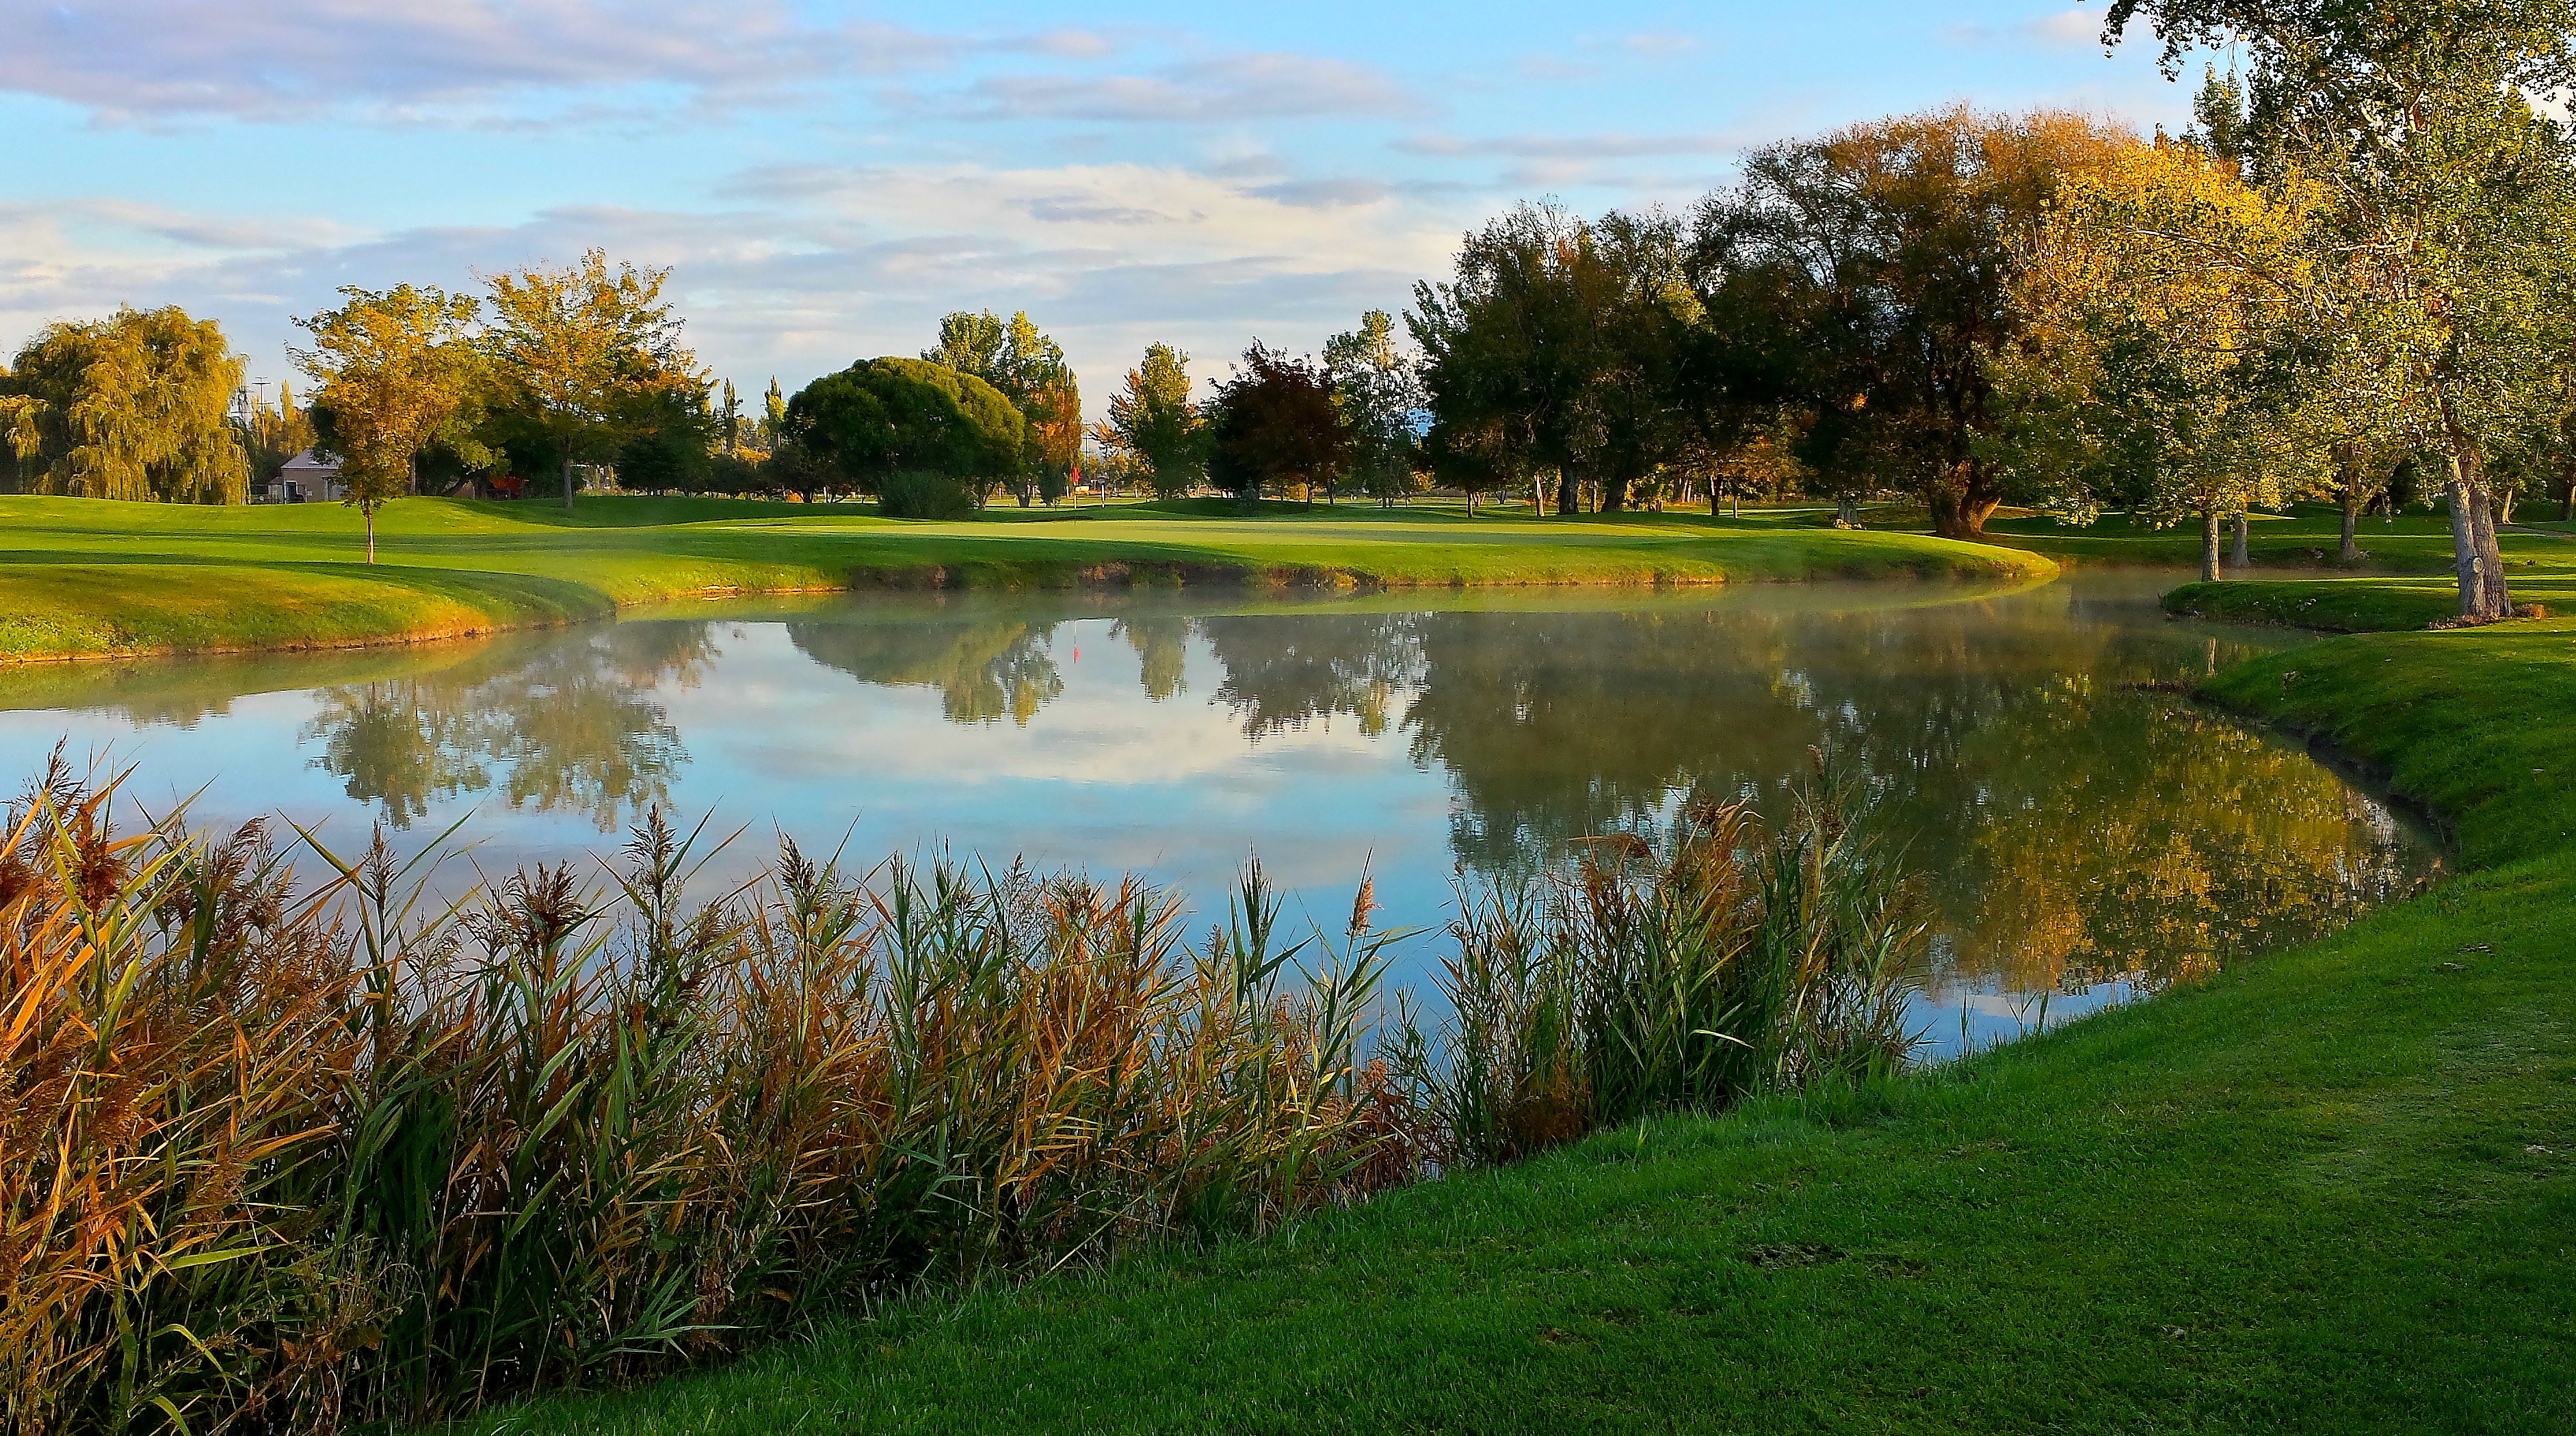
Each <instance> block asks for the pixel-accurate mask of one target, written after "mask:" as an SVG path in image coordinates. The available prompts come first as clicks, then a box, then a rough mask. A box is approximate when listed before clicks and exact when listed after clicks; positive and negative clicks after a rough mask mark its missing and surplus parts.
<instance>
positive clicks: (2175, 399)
mask: <svg viewBox="0 0 2576 1436" xmlns="http://www.w3.org/2000/svg"><path fill="white" fill-rule="evenodd" d="M2317 208H2318V206H2317V202H2316V198H2315V195H2314V192H2313V191H2312V190H2310V189H2308V188H2305V187H2303V186H2301V185H2300V184H2298V183H2297V182H2296V181H2295V180H2287V181H2283V182H2281V183H2278V184H2276V185H2275V186H2273V192H2272V193H2265V192H2263V191H2258V190H2256V189H2255V188H2253V187H2252V186H2250V185H2248V184H2246V183H2245V182H2244V181H2243V180H2242V179H2241V178H2239V176H2238V173H2237V167H2236V165H2235V164H2234V163H2233V162H2232V161H2228V160H2221V159H2216V158H2213V157H2212V156H2210V155H2209V154H2207V153H2206V152H2204V151H2203V150H2201V149H2200V148H2199V147H2198V146H2196V145H2192V144H2189V143H2183V142H2177V141H2168V140H2163V139H2159V140H2158V141H2157V142H2156V143H2154V144H2152V145H2144V144H2141V145H2131V146H2126V147H2124V148H2122V149H2121V150H2119V151H2118V152H2117V153H2115V154H2114V155H2113V156H2112V157H2111V158H2110V160H2109V162H2108V163H2106V164H2104V165H2103V166H2101V167H2100V168H2099V169H2098V170H2095V171H2093V172H2090V173H2086V174H2081V175H2076V176H2072V177H2070V178H2068V179H2067V180H2066V181H2065V183H2064V185H2063V187H2062V188H2061V190H2060V192H2059V198H2058V203H2057V206H2056V208H2055V209H2054V210H2053V212H2052V213H2051V214H2050V215H2049V217H2048V219H2047V221H2046V222H2045V223H2043V224H2042V225H2040V226H2039V228H2038V229H2037V230H2036V231H2035V232H2034V233H2033V234H2032V235H2031V236H2030V237H2029V238H2028V239H2027V240H2026V241H2025V242H2024V243H2023V244H2021V245H2020V246H2019V249H2020V253H2019V255H2018V256H2017V257H2018V259H2019V261H2020V262H2019V264H2018V266H2017V271H2018V272H2017V277H2016V281H2015V289H2014V300H2015V303H2016V305H2017V307H2018V308H2019V310H2020V311H2021V313H2022V316H2023V319H2024V325H2025V327H2024V343H2023V344H2022V345H2021V346H2020V347H2019V348H2018V349H2016V350H2015V351H2013V352H2011V353H2009V354H2007V355H2005V356H2003V357H2002V358H2000V359H1999V361H1998V364H1997V372H1998V379H1999V382H2000V383H2001V384H2002V385H2003V386H2004V387H2005V388H2007V389H2008V390H2011V391H2014V392H2016V393H2018V394H2020V395H2022V396H2025V397H2026V398H2028V399H2030V400H2032V401H2033V407H2035V408H2039V409H2042V410H2050V409H2053V411H2054V412H2057V413H2060V414H2062V415H2064V416H2066V418H2067V419H2068V421H2069V425H2070V427H2069V432H2070V435H2071V443H2070V445H2069V447H2070V449H2072V450H2080V451H2081V452H2082V453H2083V454H2085V455H2086V456H2087V457H2089V458H2090V459H2092V460H2094V461H2096V462H2101V463H2105V464H2107V465H2110V466H2114V467H2119V466H2126V467H2128V468H2131V469H2132V470H2134V471H2135V476H2136V477H2137V478H2138V479H2140V480H2142V481H2143V489H2144V492H2143V495H2142V503H2141V505H2140V507H2141V510H2142V512H2143V513H2144V514H2145V515H2146V516H2147V517H2149V518H2150V519H2152V520H2154V521H2157V522H2161V523H2173V522H2179V521H2181V520H2183V519H2185V518H2191V517H2197V518H2198V519H2199V520H2200V524H2201V576H2202V577H2203V578H2204V579H2216V578H2217V577H2218V576H2219V553H2218V536H2219V524H2220V522H2221V520H2223V519H2228V518H2234V517H2239V516H2241V515H2243V514H2244V513H2245V512H2246V511H2247V510H2249V509H2252V508H2258V507H2276V506H2278V505H2280V504H2282V503H2283V502H2285V501H2286V500H2287V498H2289V497H2290V496H2291V495H2293V494H2296V493H2299V492H2302V491H2303V490H2305V489H2306V488H2308V487H2310V486H2311V485H2312V484H2314V483H2315V482H2316V481H2317V480H2318V479H2319V478H2320V477H2321V474H2322V467H2321V466H2322V459H2323V456H2322V453H2321V452H2320V449H2319V446H2318V445H2317V444H2316V443H2315V442H2314V441H2313V432H2312V429H2311V427H2310V426H2309V425H2308V424H2306V423H2303V422H2302V416H2301V414H2300V410H2301V406H2302V404H2303V403H2304V402H2305V401H2306V400H2307V399H2308V397H2309V395H2310V393H2311V385H2310V381H2311V379H2312V378H2313V376H2314V373H2315V370H2316V360H2317V356H2318V353H2319V349H2318V346H2317V344H2316V342H2315V341H2316V337H2317V330H2316V328H2315V326H2314V325H2313V324H2312V323H2311V322H2310V321H2311V319H2312V317H2313V314H2314V308H2313V305H2314V300H2315V296H2316V293H2317V272H2316V263H2315V251H2314V244H2313V240H2314V232H2315V218H2316V214H2317Z"/></svg>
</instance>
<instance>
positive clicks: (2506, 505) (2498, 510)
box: [2495, 489, 2522, 525]
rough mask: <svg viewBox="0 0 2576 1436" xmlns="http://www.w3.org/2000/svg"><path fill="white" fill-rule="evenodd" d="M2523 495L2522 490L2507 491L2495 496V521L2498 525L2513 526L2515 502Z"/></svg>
mask: <svg viewBox="0 0 2576 1436" xmlns="http://www.w3.org/2000/svg"><path fill="white" fill-rule="evenodd" d="M2521 493H2522V490H2520V489H2507V490H2505V491H2504V492H2503V493H2500V494H2498V495H2496V496H2495V499H2496V504H2495V521H2496V522H2497V523H2500V524H2505V525H2511V524H2512V523H2513V501H2514V500H2515V499H2516V498H2518V497H2520V496H2521Z"/></svg>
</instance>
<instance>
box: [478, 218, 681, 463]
mask: <svg viewBox="0 0 2576 1436" xmlns="http://www.w3.org/2000/svg"><path fill="white" fill-rule="evenodd" d="M669 278H670V271H669V270H667V269H650V268H645V269H639V268H637V267H636V266H634V265H632V264H626V263H621V264H619V265H618V266H617V268H616V269H615V271H614V272H612V271H611V270H610V269H609V266H608V256H607V255H606V254H605V253H603V252H602V251H600V250H597V249H593V250H590V251H588V252H586V253H584V254H583V255H582V257H581V262H580V263H578V264H574V265H570V266H567V267H565V268H562V269H552V268H548V267H546V266H543V265H536V266H531V267H529V268H526V269H521V270H515V271H512V272H509V273H505V274H496V275H492V276H490V277H489V279H488V281H487V282H488V284H489V285H490V288H491V304H492V316H493V322H492V326H491V328H490V329H489V330H488V331H487V332H486V334H485V335H484V338H483V343H484V345H485V347H486V351H487V352H488V353H489V354H490V355H491V357H492V358H493V360H494V361H495V362H494V370H495V373H496V374H497V376H498V378H499V381H500V383H501V385H502V387H503V390H504V392H505V395H506V399H505V402H506V403H507V404H508V405H509V406H510V407H512V408H515V409H516V410H517V411H518V412H519V413H520V414H521V415H523V416H525V418H526V419H527V421H528V423H529V425H530V426H531V427H532V428H533V429H534V430H535V431H536V432H537V433H539V434H541V435H542V436H543V437H544V439H545V440H546V442H547V443H548V445H549V446H550V447H551V448H552V449H553V451H554V458H555V462H556V464H557V465H558V466H559V469H560V471H561V476H562V481H563V502H564V507H565V508H570V507H572V495H573V473H572V471H573V465H575V464H576V463H580V462H584V461H596V460H597V459H600V458H603V457H605V456H606V455H607V454H608V453H609V452H610V451H611V450H613V449H614V448H615V447H616V445H617V444H618V443H620V442H622V441H623V440H624V439H626V438H628V437H629V436H631V435H632V434H633V433H634V432H635V431H636V430H637V429H638V428H639V423H638V419H639V416H640V415H645V414H649V413H651V412H652V411H653V410H654V409H655V408H656V407H657V405H660V404H664V403H667V402H668V391H670V390H672V389H674V388H678V387H682V386H691V387H694V388H695V389H696V390H697V391H698V393H699V403H700V407H701V408H703V405H704V391H705V388H706V381H705V380H704V379H703V378H702V377H700V376H699V375H698V374H697V372H696V370H697V358H696V356H695V355H693V354H691V353H690V352H689V351H688V350H687V349H686V348H684V347H682V345H681V343H680V321H679V320H678V318H677V317H675V316H674V315H673V314H672V312H671V305H670V302H669V301H667V300H665V299H664V298H663V297H662V286H663V284H664V283H665V282H666V281H667V280H668V279H669Z"/></svg>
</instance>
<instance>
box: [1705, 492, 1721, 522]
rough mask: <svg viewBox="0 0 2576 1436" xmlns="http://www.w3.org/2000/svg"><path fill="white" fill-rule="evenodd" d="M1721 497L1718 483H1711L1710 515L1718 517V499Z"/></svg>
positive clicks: (1709, 496) (1709, 495)
mask: <svg viewBox="0 0 2576 1436" xmlns="http://www.w3.org/2000/svg"><path fill="white" fill-rule="evenodd" d="M1719 498H1720V495H1719V493H1718V489H1717V485H1715V484H1711V485H1709V486H1708V516H1709V517H1710V518H1716V517H1717V505H1718V500H1719Z"/></svg>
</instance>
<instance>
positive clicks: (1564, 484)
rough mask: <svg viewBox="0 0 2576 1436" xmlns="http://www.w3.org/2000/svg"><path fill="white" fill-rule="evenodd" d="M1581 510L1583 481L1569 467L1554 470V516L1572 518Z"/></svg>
mask: <svg viewBox="0 0 2576 1436" xmlns="http://www.w3.org/2000/svg"><path fill="white" fill-rule="evenodd" d="M1581 512H1583V481H1582V480H1580V479H1578V478H1576V477H1575V476H1574V471H1573V470H1571V469H1559V470H1557V471H1556V516H1557V517H1558V518H1561V519H1567V518H1572V517H1574V516H1575V515H1576V514H1579V513H1581Z"/></svg>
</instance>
